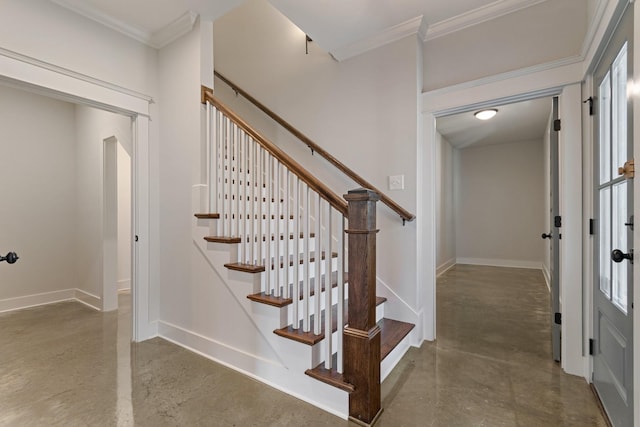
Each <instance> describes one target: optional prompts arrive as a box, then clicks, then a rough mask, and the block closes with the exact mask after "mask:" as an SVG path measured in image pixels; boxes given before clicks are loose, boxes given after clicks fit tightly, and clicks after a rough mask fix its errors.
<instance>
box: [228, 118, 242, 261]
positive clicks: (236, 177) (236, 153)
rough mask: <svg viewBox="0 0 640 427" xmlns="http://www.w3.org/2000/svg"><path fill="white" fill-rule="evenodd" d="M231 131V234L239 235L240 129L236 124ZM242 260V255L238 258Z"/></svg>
mask: <svg viewBox="0 0 640 427" xmlns="http://www.w3.org/2000/svg"><path fill="white" fill-rule="evenodd" d="M234 127H235V132H234V133H233V181H232V185H233V232H232V233H231V235H232V236H234V237H237V236H240V164H241V163H240V142H241V141H242V135H241V133H242V130H241V129H240V128H239V127H238V126H234ZM239 260H240V261H241V262H242V257H240V259H239Z"/></svg>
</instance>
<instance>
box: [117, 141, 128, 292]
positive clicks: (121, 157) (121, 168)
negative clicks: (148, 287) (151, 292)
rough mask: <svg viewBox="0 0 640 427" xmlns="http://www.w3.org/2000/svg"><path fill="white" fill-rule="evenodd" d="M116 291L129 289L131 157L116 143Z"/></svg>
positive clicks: (120, 144) (119, 143) (120, 143)
mask: <svg viewBox="0 0 640 427" xmlns="http://www.w3.org/2000/svg"><path fill="white" fill-rule="evenodd" d="M117 173H118V276H117V277H118V289H119V290H124V289H130V288H131V155H130V154H129V152H127V150H126V149H125V148H124V147H123V145H122V142H120V141H119V142H118V159H117Z"/></svg>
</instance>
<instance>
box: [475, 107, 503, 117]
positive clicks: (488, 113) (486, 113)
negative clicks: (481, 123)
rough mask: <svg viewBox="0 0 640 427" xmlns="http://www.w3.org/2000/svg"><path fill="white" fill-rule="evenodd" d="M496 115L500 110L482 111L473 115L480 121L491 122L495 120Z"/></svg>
mask: <svg viewBox="0 0 640 427" xmlns="http://www.w3.org/2000/svg"><path fill="white" fill-rule="evenodd" d="M496 114H498V110H497V109H495V108H490V109H488V110H482V111H478V112H475V113H473V115H474V116H476V119H479V120H489V119H491V118H493V116H495V115H496Z"/></svg>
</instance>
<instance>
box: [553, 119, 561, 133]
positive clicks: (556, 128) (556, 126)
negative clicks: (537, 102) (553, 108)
mask: <svg viewBox="0 0 640 427" xmlns="http://www.w3.org/2000/svg"><path fill="white" fill-rule="evenodd" d="M561 129H562V122H561V121H560V119H555V120H554V121H553V130H554V131H556V132H559V131H560V130H561Z"/></svg>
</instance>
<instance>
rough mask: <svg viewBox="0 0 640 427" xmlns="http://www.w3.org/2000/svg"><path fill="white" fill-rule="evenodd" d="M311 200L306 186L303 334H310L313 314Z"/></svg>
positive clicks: (303, 248)
mask: <svg viewBox="0 0 640 427" xmlns="http://www.w3.org/2000/svg"><path fill="white" fill-rule="evenodd" d="M310 198H311V192H310V190H309V186H308V185H306V184H305V185H304V197H303V200H304V202H303V204H304V208H303V212H304V214H303V221H304V230H303V233H304V240H303V245H302V251H303V255H304V256H303V260H304V261H303V264H302V265H303V266H304V267H303V279H302V280H303V283H302V319H303V321H302V331H303V332H309V331H310V330H311V327H310V323H311V313H309V311H310V310H309V309H310V307H309V285H310V278H309V275H310V270H311V269H310V268H309V261H310V259H311V257H310V256H309V255H310V250H309V233H310V231H311V223H310V218H311V215H310V214H309V212H310V209H309V208H310V202H311V200H310Z"/></svg>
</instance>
